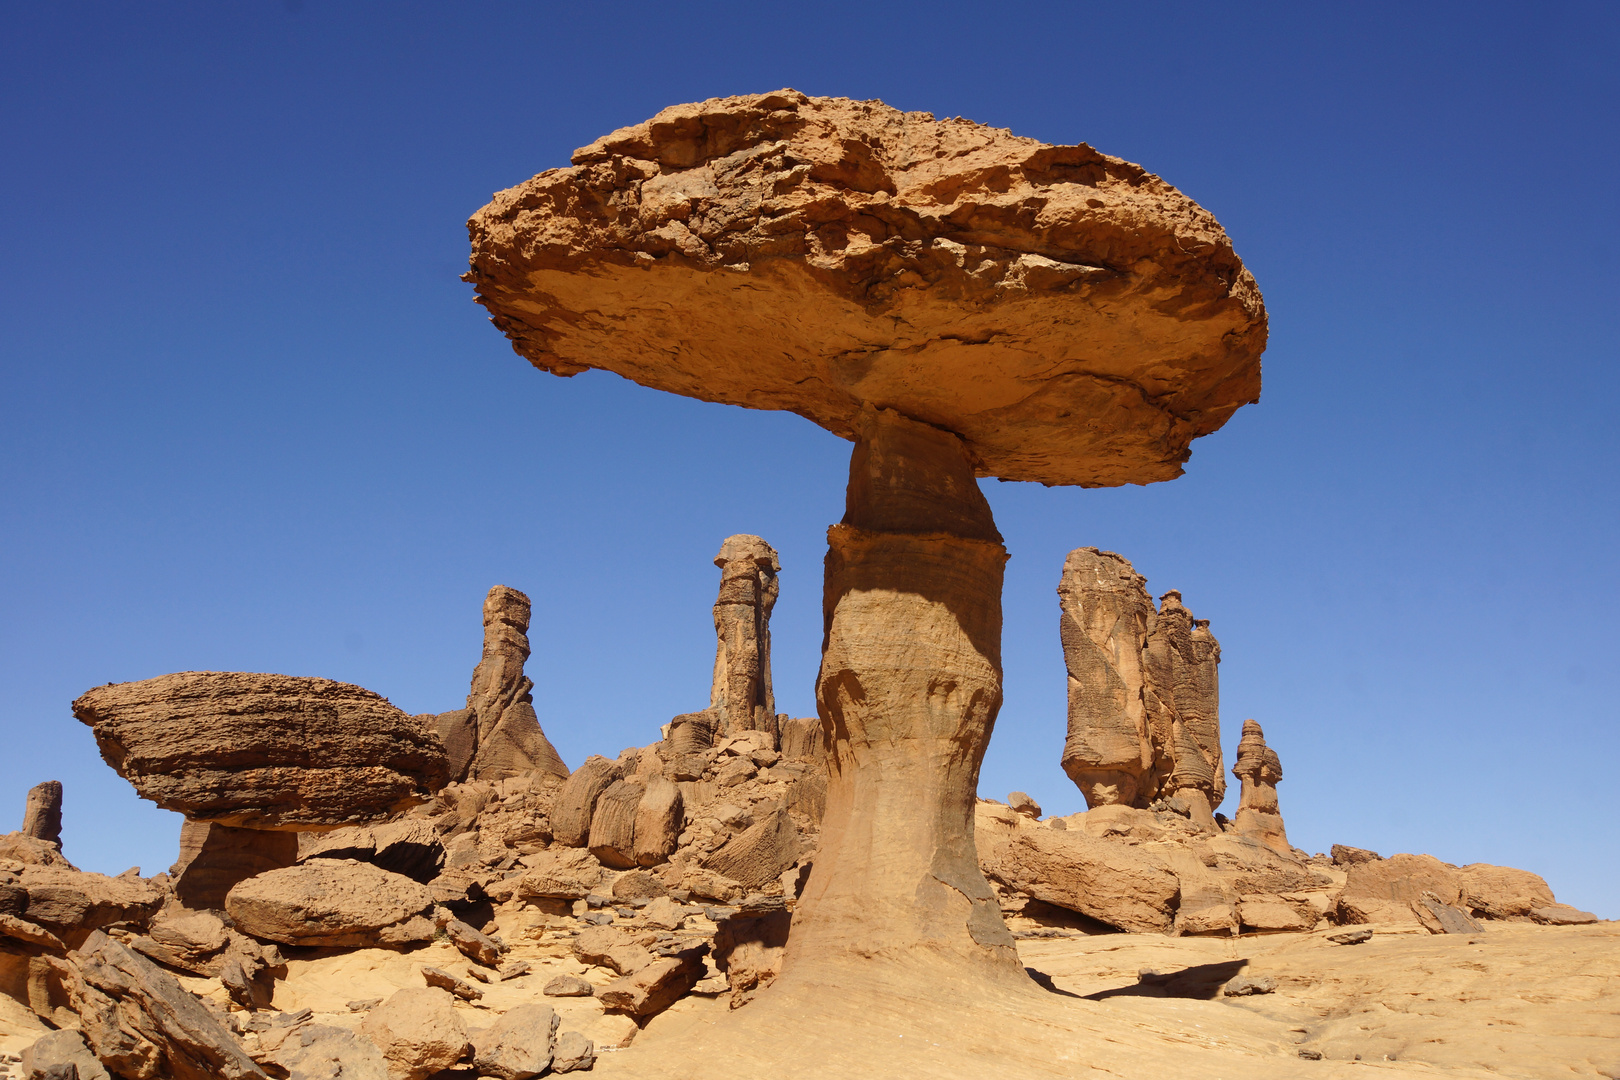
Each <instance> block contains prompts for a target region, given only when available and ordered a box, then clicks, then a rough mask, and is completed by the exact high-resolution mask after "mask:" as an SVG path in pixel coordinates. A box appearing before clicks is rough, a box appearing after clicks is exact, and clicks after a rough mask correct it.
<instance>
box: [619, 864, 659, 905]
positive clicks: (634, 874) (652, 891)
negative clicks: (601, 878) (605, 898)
mask: <svg viewBox="0 0 1620 1080" xmlns="http://www.w3.org/2000/svg"><path fill="white" fill-rule="evenodd" d="M612 891H613V899H615V900H651V899H652V898H653V897H655V896H666V895H668V893H669V890H668V889H667V888H665V887H664V883H663V882H662V881H659V880H658V878H657V877H656V876H655V875H653V874H650V873H648V872H647V871H645V870H631V871H629V872H628V873H624V874H620V875H619V876H618V877H616V878H614V879H613V890H612Z"/></svg>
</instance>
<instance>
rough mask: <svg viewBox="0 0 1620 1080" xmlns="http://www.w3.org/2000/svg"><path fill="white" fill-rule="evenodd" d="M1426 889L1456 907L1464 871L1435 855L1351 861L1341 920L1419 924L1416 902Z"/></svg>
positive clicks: (1461, 889) (1461, 896)
mask: <svg viewBox="0 0 1620 1080" xmlns="http://www.w3.org/2000/svg"><path fill="white" fill-rule="evenodd" d="M1426 892H1427V893H1431V894H1432V895H1433V896H1434V897H1435V899H1436V900H1438V901H1439V902H1440V903H1441V904H1447V905H1451V906H1456V905H1458V904H1459V903H1461V901H1462V898H1463V878H1462V874H1461V873H1460V872H1458V870H1457V869H1456V867H1453V866H1448V865H1446V864H1445V863H1443V862H1441V861H1440V860H1439V859H1436V858H1435V857H1434V856H1432V855H1391V856H1390V857H1389V858H1387V859H1380V860H1378V861H1377V862H1355V863H1351V864H1350V866H1349V869H1348V871H1347V872H1346V876H1345V883H1344V891H1343V892H1342V893H1340V894H1339V921H1340V922H1346V923H1418V922H1421V920H1420V919H1419V917H1418V912H1417V908H1416V907H1415V906H1414V905H1415V904H1417V902H1418V901H1419V900H1420V899H1422V897H1423V894H1424V893H1426Z"/></svg>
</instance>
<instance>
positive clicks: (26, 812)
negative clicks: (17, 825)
mask: <svg viewBox="0 0 1620 1080" xmlns="http://www.w3.org/2000/svg"><path fill="white" fill-rule="evenodd" d="M22 834H23V835H24V836H28V837H32V838H33V839H35V840H43V841H44V842H45V843H47V844H55V845H56V846H57V847H61V846H62V782H61V781H60V780H47V781H45V782H44V783H43V784H35V785H34V786H33V787H31V788H29V789H28V802H27V804H26V805H25V806H24V808H23V824H22Z"/></svg>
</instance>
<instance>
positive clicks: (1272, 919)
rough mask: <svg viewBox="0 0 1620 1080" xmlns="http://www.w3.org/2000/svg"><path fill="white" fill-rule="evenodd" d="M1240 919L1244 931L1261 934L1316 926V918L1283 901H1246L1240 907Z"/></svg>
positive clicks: (1307, 928) (1274, 899)
mask: <svg viewBox="0 0 1620 1080" xmlns="http://www.w3.org/2000/svg"><path fill="white" fill-rule="evenodd" d="M1238 917H1239V919H1241V920H1242V924H1243V929H1245V930H1252V931H1258V932H1260V933H1275V932H1277V931H1296V932H1297V931H1301V930H1309V929H1310V928H1311V927H1313V926H1315V925H1316V919H1315V917H1314V916H1307V915H1302V914H1300V912H1299V910H1298V909H1297V908H1296V907H1295V906H1294V905H1293V904H1289V903H1285V902H1284V901H1282V900H1281V899H1276V898H1273V899H1255V900H1249V899H1245V900H1244V901H1243V902H1242V903H1241V904H1239V905H1238Z"/></svg>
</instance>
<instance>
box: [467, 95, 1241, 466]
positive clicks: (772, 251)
mask: <svg viewBox="0 0 1620 1080" xmlns="http://www.w3.org/2000/svg"><path fill="white" fill-rule="evenodd" d="M468 229H469V232H470V233H471V236H472V243H473V258H472V270H471V272H470V273H469V275H468V279H469V280H470V281H472V282H473V283H474V284H475V285H476V286H477V288H478V294H479V302H480V303H482V304H484V305H485V306H486V307H487V308H488V309H489V310H490V313H491V315H492V316H493V319H494V322H495V324H496V325H497V326H498V327H500V329H501V330H503V331H504V332H505V333H506V335H507V336H508V337H509V338H511V340H512V344H513V347H514V348H515V349H516V350H517V351H518V352H519V353H521V354H522V355H523V356H525V357H526V358H528V359H529V360H530V361H531V362H532V363H534V364H535V365H536V366H537V367H540V368H542V369H543V370H546V371H552V372H555V373H557V374H561V375H571V374H574V373H576V372H579V371H583V370H585V369H586V368H592V367H595V368H605V369H607V370H610V371H615V372H617V373H618V374H620V375H623V376H625V377H626V378H629V379H633V380H635V381H636V382H639V383H642V384H643V385H646V386H651V387H654V388H656V389H661V390H668V391H671V392H674V393H677V394H684V395H686V396H688V397H697V398H702V399H704V400H707V401H721V402H727V403H730V404H734V405H745V406H748V407H750V408H767V409H787V410H791V411H793V412H797V413H799V414H800V415H802V416H805V417H808V418H809V419H811V420H813V421H815V422H816V423H818V424H820V425H821V426H823V427H825V428H827V429H829V430H831V431H833V432H835V433H837V434H839V435H841V436H843V437H845V438H852V437H854V435H855V429H856V425H857V417H858V415H859V413H860V410H861V406H862V404H863V403H872V404H876V405H880V406H887V407H889V408H893V409H895V410H897V411H899V412H902V413H904V414H906V415H908V416H912V417H915V418H917V419H919V420H923V421H926V422H928V423H930V424H933V425H935V426H938V427H941V428H944V429H947V430H950V431H954V432H956V433H957V434H959V435H960V436H961V437H962V438H963V440H964V442H965V443H966V449H967V452H968V454H969V457H970V459H971V460H972V461H974V462H975V463H976V464H977V467H978V469H979V471H980V475H995V476H1000V477H1003V478H1005V479H1009V480H1038V481H1041V482H1043V483H1047V484H1081V485H1087V486H1096V485H1113V484H1122V483H1147V482H1151V481H1154V480H1168V479H1171V478H1172V477H1175V476H1177V475H1179V474H1180V472H1181V464H1182V462H1184V461H1185V460H1186V458H1187V456H1188V450H1187V447H1188V444H1189V443H1190V442H1191V440H1192V439H1194V438H1197V437H1198V436H1200V435H1205V434H1208V433H1209V432H1211V431H1214V430H1216V429H1217V428H1219V427H1220V426H1221V425H1222V424H1223V423H1225V421H1226V419H1227V417H1229V416H1230V415H1231V414H1232V412H1233V411H1235V410H1236V409H1237V408H1238V407H1240V406H1241V405H1243V404H1245V403H1247V402H1250V401H1254V400H1257V399H1258V397H1259V392H1260V366H1259V358H1260V353H1261V351H1262V350H1263V348H1264V347H1265V338H1266V323H1265V311H1264V308H1263V306H1262V303H1261V300H1260V294H1259V291H1258V289H1257V288H1256V287H1255V284H1254V280H1253V278H1251V277H1250V276H1249V274H1248V272H1247V271H1245V270H1244V269H1243V265H1242V263H1241V262H1240V261H1239V259H1238V257H1237V256H1236V254H1234V253H1233V251H1232V245H1231V242H1230V240H1228V238H1227V236H1226V233H1225V232H1224V231H1223V230H1222V229H1221V227H1220V225H1219V224H1218V223H1217V222H1216V221H1215V219H1214V218H1213V217H1212V216H1211V215H1210V214H1209V213H1208V212H1207V211H1205V210H1204V209H1203V208H1202V207H1200V206H1198V205H1197V204H1196V203H1194V202H1193V201H1192V200H1190V199H1188V198H1187V197H1186V196H1184V195H1182V194H1181V193H1180V192H1179V191H1177V190H1176V189H1175V188H1173V187H1171V186H1170V185H1168V184H1166V183H1165V182H1164V181H1162V180H1160V179H1159V178H1158V177H1156V176H1153V175H1152V174H1150V173H1147V172H1145V171H1144V170H1142V169H1141V168H1139V167H1137V166H1135V165H1131V164H1129V163H1127V162H1124V161H1121V160H1119V159H1118V158H1113V157H1109V156H1107V155H1105V154H1100V153H1098V152H1097V151H1095V150H1093V149H1091V148H1090V147H1089V146H1085V145H1080V146H1047V145H1044V144H1042V143H1039V142H1037V141H1035V140H1033V139H1025V138H1019V137H1017V136H1015V135H1012V134H1011V133H1009V132H1007V131H1004V130H999V129H995V128H989V127H986V126H984V125H982V124H976V123H973V122H971V121H968V120H961V119H957V120H946V121H939V120H935V119H934V117H932V116H931V115H928V114H926V113H903V112H900V111H898V110H895V109H891V108H889V107H888V106H885V105H883V104H881V103H879V102H859V101H850V100H847V99H843V98H811V97H806V96H805V95H803V94H799V93H796V92H794V91H790V90H784V91H781V92H778V93H774V94H760V95H750V96H744V97H732V98H718V99H714V100H711V101H705V102H701V103H698V104H693V105H679V106H675V107H674V108H670V109H666V110H664V111H663V112H662V113H659V114H658V115H657V116H655V117H653V118H652V119H651V120H649V121H647V122H646V123H644V124H638V125H636V126H634V127H629V128H624V129H621V130H619V131H616V132H614V133H613V134H611V135H608V136H606V137H605V138H602V139H599V140H598V141H597V142H595V143H593V144H592V145H590V146H587V147H585V148H583V149H581V150H579V151H577V152H576V153H575V155H574V165H573V166H572V167H570V168H564V169H553V170H551V171H549V172H544V173H541V174H540V175H539V176H536V177H535V178H534V179H532V180H529V181H528V182H526V183H524V184H520V185H519V186H517V187H515V188H512V189H510V190H508V191H504V192H501V193H500V194H498V195H497V196H496V197H495V199H494V201H493V202H491V203H490V205H489V206H487V207H485V208H484V209H483V210H481V211H480V212H479V213H478V214H477V215H475V216H474V217H473V219H472V220H471V221H470V222H469V223H468Z"/></svg>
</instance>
